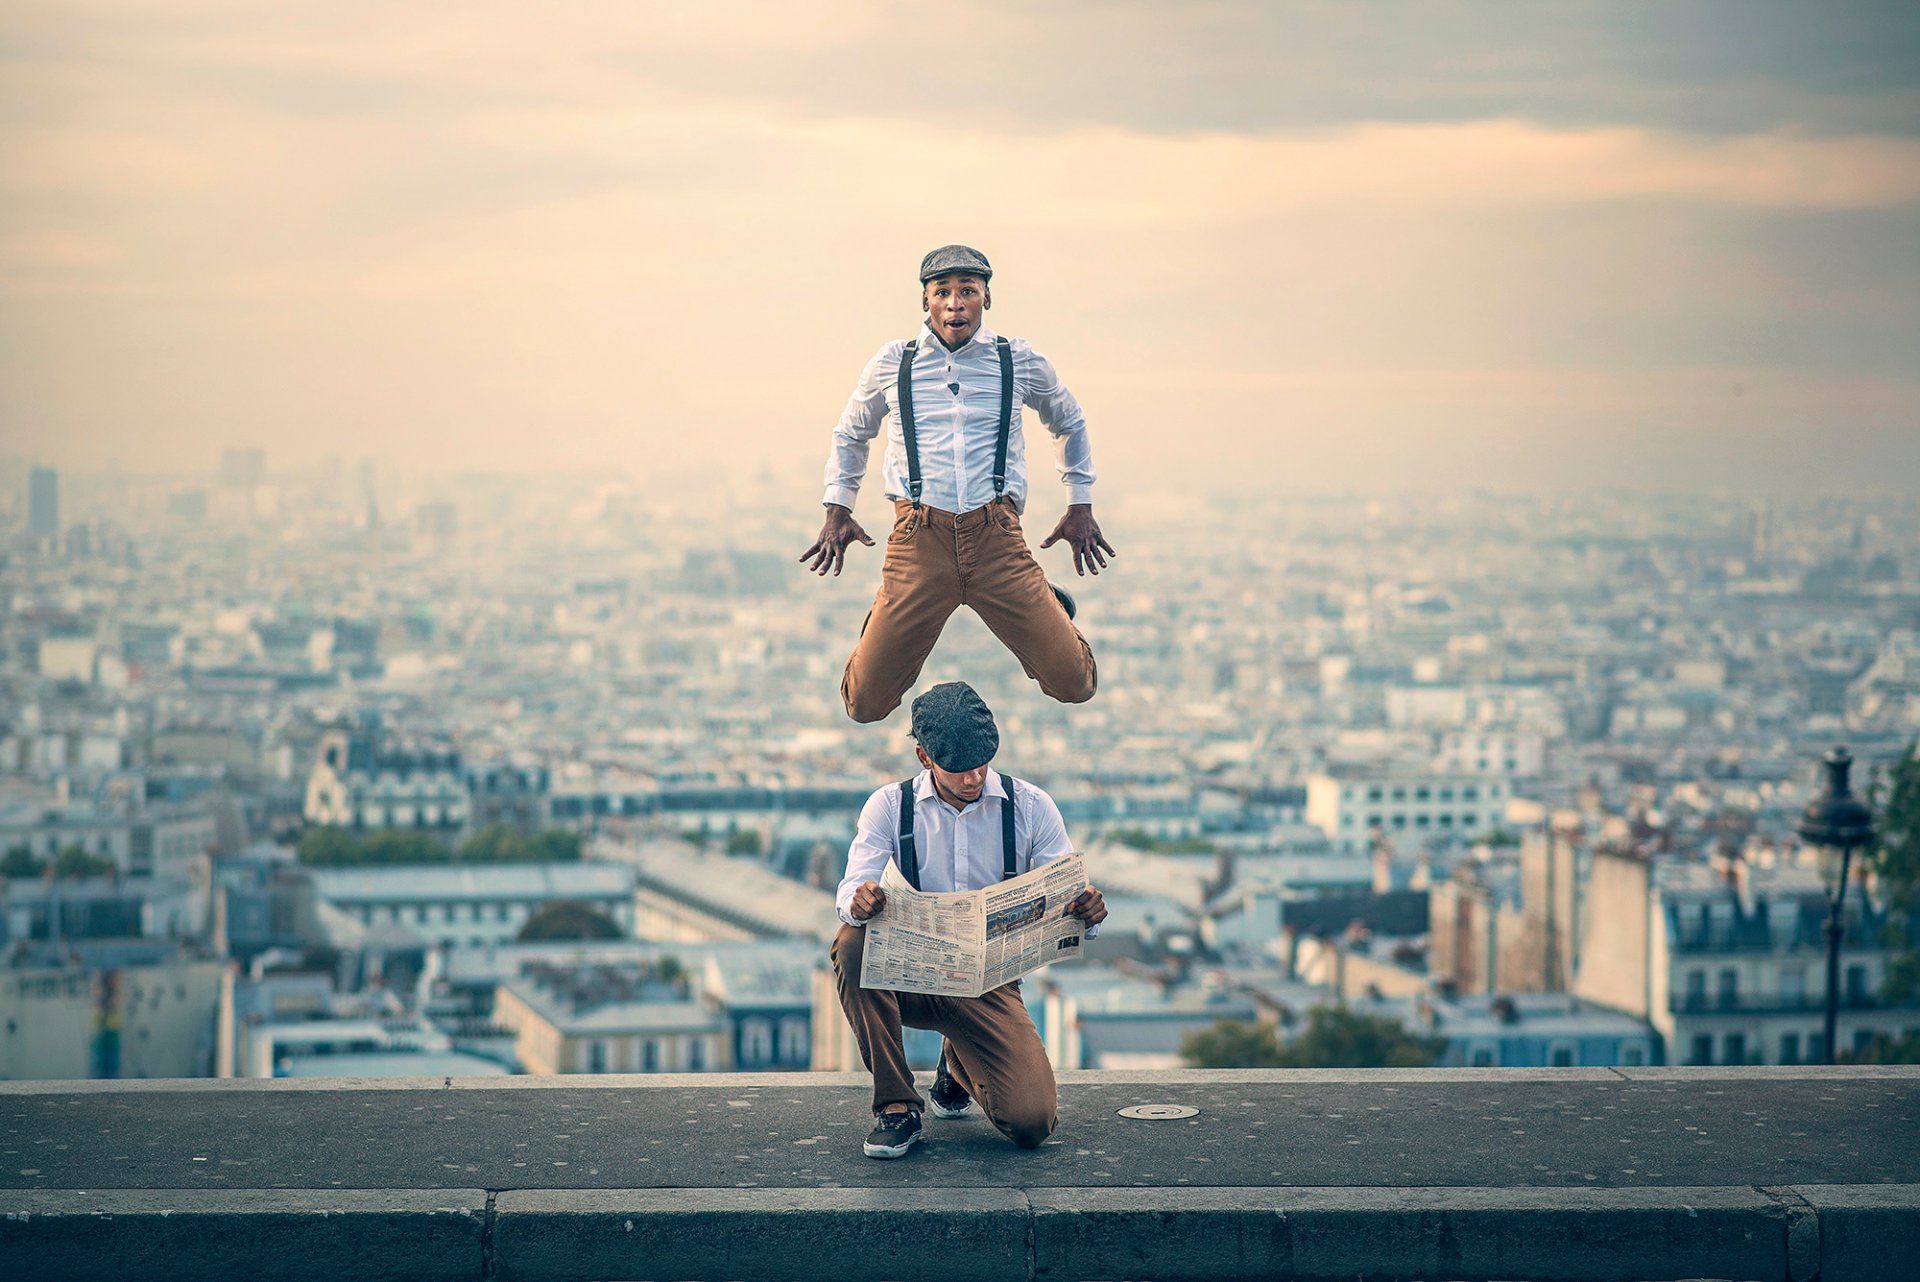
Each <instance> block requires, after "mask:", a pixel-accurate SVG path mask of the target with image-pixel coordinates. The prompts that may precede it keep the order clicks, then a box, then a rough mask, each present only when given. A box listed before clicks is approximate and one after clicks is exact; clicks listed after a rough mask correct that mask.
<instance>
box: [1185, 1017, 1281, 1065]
mask: <svg viewBox="0 0 1920 1282" xmlns="http://www.w3.org/2000/svg"><path fill="white" fill-rule="evenodd" d="M1180 1058H1181V1059H1183V1060H1185V1061H1186V1062H1187V1063H1188V1064H1190V1065H1192V1066H1193V1067H1194V1068H1279V1067H1280V1065H1281V1049H1280V1039H1279V1038H1277V1037H1275V1036H1274V1033H1273V1025H1271V1024H1264V1023H1258V1022H1251V1021H1248V1020H1240V1019H1222V1020H1216V1021H1215V1022H1214V1024H1213V1026H1212V1027H1211V1028H1202V1029H1197V1030H1196V1031H1194V1032H1191V1033H1188V1034H1187V1035H1186V1036H1185V1037H1183V1038H1181V1039H1180Z"/></svg>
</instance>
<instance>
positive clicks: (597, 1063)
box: [587, 1038, 607, 1073]
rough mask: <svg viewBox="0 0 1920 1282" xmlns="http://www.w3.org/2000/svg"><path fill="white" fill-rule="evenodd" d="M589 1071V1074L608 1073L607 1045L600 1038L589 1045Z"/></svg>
mask: <svg viewBox="0 0 1920 1282" xmlns="http://www.w3.org/2000/svg"><path fill="white" fill-rule="evenodd" d="M587 1071H588V1072H589V1073H604V1072H606V1071H607V1044H606V1043H605V1042H604V1041H601V1040H600V1039H598V1038H595V1039H594V1040H593V1041H590V1042H588V1043H587Z"/></svg>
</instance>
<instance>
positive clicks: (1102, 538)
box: [1093, 534, 1120, 556]
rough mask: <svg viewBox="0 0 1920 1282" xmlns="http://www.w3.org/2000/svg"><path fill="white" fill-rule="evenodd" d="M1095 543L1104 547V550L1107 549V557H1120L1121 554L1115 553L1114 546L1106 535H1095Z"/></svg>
mask: <svg viewBox="0 0 1920 1282" xmlns="http://www.w3.org/2000/svg"><path fill="white" fill-rule="evenodd" d="M1093 541H1094V542H1095V543H1098V544H1099V545H1100V546H1101V547H1103V548H1105V549H1106V550H1107V555H1108V556H1119V555H1120V554H1119V553H1118V552H1115V551H1114V550H1113V544H1111V543H1109V542H1107V536H1106V535H1104V534H1095V535H1094V536H1093Z"/></svg>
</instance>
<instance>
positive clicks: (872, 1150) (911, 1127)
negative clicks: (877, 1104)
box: [862, 1108, 920, 1157]
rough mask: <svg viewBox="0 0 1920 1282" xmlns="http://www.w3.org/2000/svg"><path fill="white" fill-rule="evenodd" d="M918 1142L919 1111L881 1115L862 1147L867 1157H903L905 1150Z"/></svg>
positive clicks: (908, 1110) (910, 1110)
mask: <svg viewBox="0 0 1920 1282" xmlns="http://www.w3.org/2000/svg"><path fill="white" fill-rule="evenodd" d="M919 1142H920V1110H919V1109H917V1108H910V1109H907V1110H906V1111H905V1112H903V1113H882V1114H880V1116H879V1117H877V1118H875V1119H874V1127H873V1133H872V1134H871V1135H869V1136H867V1142H866V1144H865V1145H863V1146H862V1148H863V1151H864V1152H865V1153H866V1155H867V1156H868V1157H905V1156H906V1155H907V1150H908V1149H910V1148H912V1147H913V1146H914V1145H915V1144H917V1143H919Z"/></svg>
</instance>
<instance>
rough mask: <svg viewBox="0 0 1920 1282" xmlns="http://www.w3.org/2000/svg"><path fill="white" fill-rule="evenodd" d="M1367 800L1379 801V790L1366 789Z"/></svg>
mask: <svg viewBox="0 0 1920 1282" xmlns="http://www.w3.org/2000/svg"><path fill="white" fill-rule="evenodd" d="M1367 800H1368V801H1378V800H1380V790H1379V789H1378V788H1369V789H1367Z"/></svg>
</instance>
